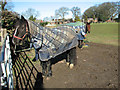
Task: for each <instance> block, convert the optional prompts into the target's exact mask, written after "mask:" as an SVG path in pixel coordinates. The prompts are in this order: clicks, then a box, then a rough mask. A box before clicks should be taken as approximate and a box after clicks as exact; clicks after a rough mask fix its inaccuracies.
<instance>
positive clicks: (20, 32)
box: [12, 16, 28, 45]
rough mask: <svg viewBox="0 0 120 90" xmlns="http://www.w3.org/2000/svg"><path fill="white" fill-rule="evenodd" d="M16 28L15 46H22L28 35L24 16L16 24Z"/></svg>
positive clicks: (13, 40)
mask: <svg viewBox="0 0 120 90" xmlns="http://www.w3.org/2000/svg"><path fill="white" fill-rule="evenodd" d="M14 27H15V32H14V35H13V39H12V42H13V44H15V45H20V43H21V42H22V41H24V39H25V37H26V36H27V34H28V23H27V20H26V19H25V18H24V17H23V16H21V18H19V19H18V20H17V21H16V24H15V25H14Z"/></svg>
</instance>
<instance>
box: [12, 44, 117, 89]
mask: <svg viewBox="0 0 120 90" xmlns="http://www.w3.org/2000/svg"><path fill="white" fill-rule="evenodd" d="M88 45H89V47H87V48H83V49H79V48H77V64H76V66H75V67H74V68H73V69H70V68H69V67H67V65H66V62H65V60H62V61H59V62H57V63H55V64H53V65H52V71H53V76H52V77H51V78H50V79H49V80H46V79H45V78H43V77H42V73H41V66H40V62H39V61H37V62H32V61H31V59H30V58H34V55H33V56H31V55H28V53H29V52H27V54H26V52H25V53H22V54H21V55H19V57H20V58H18V59H17V60H16V61H15V63H13V72H14V87H15V88H17V87H19V88H29V89H30V88H31V89H32V88H117V87H118V47H116V46H111V45H104V44H96V43H89V44H88ZM32 52H33V51H32ZM21 58H24V60H21Z"/></svg>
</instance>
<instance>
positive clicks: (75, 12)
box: [71, 7, 81, 21]
mask: <svg viewBox="0 0 120 90" xmlns="http://www.w3.org/2000/svg"><path fill="white" fill-rule="evenodd" d="M71 12H72V14H73V17H74V19H75V21H77V20H78V21H80V16H81V10H80V8H79V7H73V8H72V9H71Z"/></svg>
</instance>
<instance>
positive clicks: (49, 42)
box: [28, 21, 78, 61]
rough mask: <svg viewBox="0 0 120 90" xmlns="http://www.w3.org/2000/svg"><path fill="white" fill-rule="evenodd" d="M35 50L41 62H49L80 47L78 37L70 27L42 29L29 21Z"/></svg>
mask: <svg viewBox="0 0 120 90" xmlns="http://www.w3.org/2000/svg"><path fill="white" fill-rule="evenodd" d="M28 24H29V29H30V33H31V36H32V42H33V46H34V48H35V49H36V50H37V51H38V53H39V59H40V60H41V61H47V60H49V59H51V58H54V57H55V56H57V55H59V54H62V53H63V52H65V51H67V50H70V49H72V48H74V47H76V46H77V45H78V40H77V35H76V33H75V31H74V30H73V28H70V27H69V26H59V27H57V28H52V29H51V28H47V27H42V26H40V25H38V24H36V23H34V22H32V21H28Z"/></svg>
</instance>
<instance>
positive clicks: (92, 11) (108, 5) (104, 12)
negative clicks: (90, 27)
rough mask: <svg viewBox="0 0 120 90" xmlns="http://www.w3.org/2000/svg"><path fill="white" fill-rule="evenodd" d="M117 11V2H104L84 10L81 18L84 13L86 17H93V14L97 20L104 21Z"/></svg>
mask: <svg viewBox="0 0 120 90" xmlns="http://www.w3.org/2000/svg"><path fill="white" fill-rule="evenodd" d="M117 11H118V6H117V2H105V3H102V4H100V5H97V6H92V7H90V8H88V9H87V10H86V11H85V12H84V14H83V18H85V16H86V15H87V17H88V18H93V15H95V17H96V18H98V21H106V20H108V19H111V18H112V17H113V16H114V15H115V14H116V13H118V12H117Z"/></svg>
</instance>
